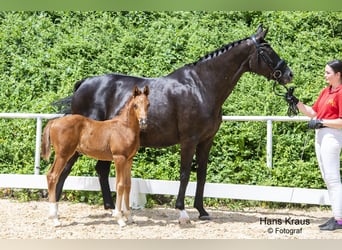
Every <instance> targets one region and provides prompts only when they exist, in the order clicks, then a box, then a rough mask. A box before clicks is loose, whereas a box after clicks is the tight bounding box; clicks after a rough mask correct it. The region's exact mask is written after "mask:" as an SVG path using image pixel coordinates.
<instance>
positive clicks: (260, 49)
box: [251, 35, 286, 81]
mask: <svg viewBox="0 0 342 250" xmlns="http://www.w3.org/2000/svg"><path fill="white" fill-rule="evenodd" d="M251 39H252V41H253V43H254V45H255V47H256V49H257V53H258V56H261V58H262V59H263V60H264V62H265V63H266V64H267V66H268V67H269V68H270V69H271V70H272V73H271V76H272V77H273V78H274V80H277V81H278V80H279V79H280V78H281V77H282V76H283V72H282V71H281V69H282V68H284V67H285V63H286V62H285V61H284V60H283V59H280V60H279V62H278V63H277V65H276V66H275V67H273V63H272V60H271V59H270V58H269V56H268V55H266V54H265V52H264V50H263V47H265V46H269V45H268V44H267V43H264V44H260V43H258V42H257V40H256V38H255V36H254V35H253V36H252V37H251Z"/></svg>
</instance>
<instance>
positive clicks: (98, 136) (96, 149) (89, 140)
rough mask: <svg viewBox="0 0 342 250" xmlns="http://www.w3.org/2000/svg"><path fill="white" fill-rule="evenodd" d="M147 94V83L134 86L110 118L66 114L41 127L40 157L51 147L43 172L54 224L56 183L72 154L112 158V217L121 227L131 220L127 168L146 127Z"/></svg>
mask: <svg viewBox="0 0 342 250" xmlns="http://www.w3.org/2000/svg"><path fill="white" fill-rule="evenodd" d="M148 94H149V88H148V86H145V88H144V90H143V92H141V91H140V90H139V89H138V87H137V86H135V87H134V89H133V94H132V97H131V98H130V99H129V100H128V101H127V103H126V104H125V106H124V107H123V109H122V110H121V112H120V114H119V115H118V116H115V117H114V118H112V119H111V120H106V121H95V120H91V119H89V118H86V117H84V116H81V115H70V116H65V117H61V118H58V119H55V120H51V121H49V122H48V124H47V125H46V126H45V128H44V132H43V140H42V157H43V158H44V159H46V160H48V159H49V157H50V153H51V144H52V145H53V148H54V150H55V159H54V162H53V164H52V166H51V167H50V169H49V171H48V173H47V183H48V194H49V202H50V211H49V218H51V219H53V220H54V225H55V226H59V225H61V223H60V222H59V220H58V214H57V213H58V206H57V201H56V184H57V183H58V180H59V177H60V175H61V173H62V171H63V168H64V166H65V165H66V163H67V161H68V160H69V159H70V158H71V157H72V156H73V155H74V154H76V153H79V154H84V155H88V156H90V157H92V158H95V159H97V160H103V161H114V165H115V171H116V193H117V196H116V207H115V211H114V216H116V218H117V221H118V224H119V225H120V226H125V225H126V222H125V221H126V220H127V222H128V223H131V222H132V221H133V220H132V217H131V214H130V209H129V194H130V190H131V168H132V162H133V157H134V156H135V154H136V153H137V151H138V149H139V146H140V129H145V128H146V127H147V110H148V107H149V100H148ZM123 201H124V203H123ZM122 211H123V215H124V216H122Z"/></svg>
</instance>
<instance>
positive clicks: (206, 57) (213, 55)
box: [190, 38, 248, 65]
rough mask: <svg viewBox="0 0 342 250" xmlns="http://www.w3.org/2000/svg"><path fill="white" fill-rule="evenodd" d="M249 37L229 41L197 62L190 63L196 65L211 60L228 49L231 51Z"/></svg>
mask: <svg viewBox="0 0 342 250" xmlns="http://www.w3.org/2000/svg"><path fill="white" fill-rule="evenodd" d="M247 39H248V38H245V39H241V40H238V41H235V42H232V43H229V44H227V45H225V46H223V47H221V48H219V49H217V50H215V51H212V52H210V53H208V54H207V55H205V56H203V57H201V58H200V59H199V60H197V61H196V62H193V63H190V65H196V64H198V63H201V62H205V61H208V60H211V59H213V58H215V57H218V56H219V55H222V54H223V53H226V52H227V51H229V50H230V49H231V48H233V47H235V46H237V45H239V44H240V43H241V42H243V41H245V40H247Z"/></svg>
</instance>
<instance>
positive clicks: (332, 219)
mask: <svg viewBox="0 0 342 250" xmlns="http://www.w3.org/2000/svg"><path fill="white" fill-rule="evenodd" d="M332 221H335V218H334V217H331V218H330V219H329V220H327V221H326V222H325V223H323V224H321V225H319V227H325V226H326V225H328V224H330V223H331V222H332Z"/></svg>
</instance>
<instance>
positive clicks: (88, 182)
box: [0, 113, 330, 207]
mask: <svg viewBox="0 0 342 250" xmlns="http://www.w3.org/2000/svg"><path fill="white" fill-rule="evenodd" d="M59 116H62V115H60V114H17V113H0V118H25V119H36V120H37V125H36V149H35V160H34V162H35V163H34V164H35V165H34V175H17V174H0V188H33V189H46V188H47V184H46V177H45V175H39V169H40V145H41V134H42V119H52V118H56V117H59ZM222 119H223V120H224V121H261V122H266V123H267V142H266V153H267V157H266V158H267V166H268V167H272V146H273V145H272V122H273V121H280V122H291V121H292V122H302V121H308V120H309V118H307V117H298V116H297V117H285V116H223V117H222ZM110 183H111V190H112V191H115V189H114V187H115V185H113V184H114V183H115V178H110ZM178 187H179V182H178V181H164V180H145V179H137V178H133V181H132V192H131V195H132V200H131V206H132V207H142V206H143V205H144V204H145V202H146V198H145V194H168V195H177V193H178ZM195 188H196V183H195V182H190V183H189V185H188V188H187V192H186V195H187V196H194V194H195ZM64 189H65V190H88V191H99V190H100V186H99V182H98V178H97V177H77V176H69V177H68V178H67V180H66V182H65V185H64ZM204 196H205V197H213V198H230V199H242V200H263V201H275V202H288V203H304V204H318V205H329V204H330V201H329V198H328V193H327V191H326V190H321V189H306V188H289V187H269V186H255V185H236V184H218V183H206V185H205V191H204Z"/></svg>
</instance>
